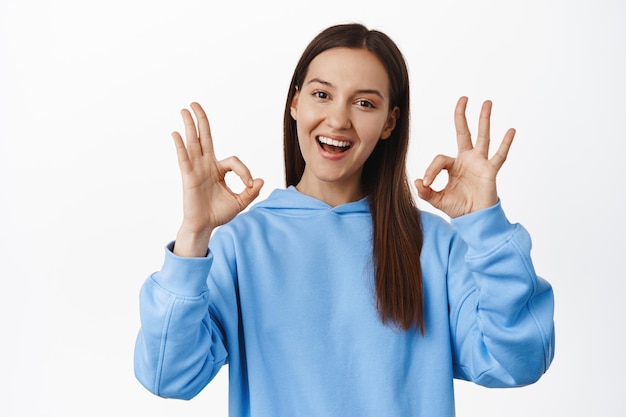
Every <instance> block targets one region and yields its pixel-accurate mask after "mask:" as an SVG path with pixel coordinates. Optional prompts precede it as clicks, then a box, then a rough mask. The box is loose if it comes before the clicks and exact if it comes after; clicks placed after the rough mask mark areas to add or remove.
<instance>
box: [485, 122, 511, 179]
mask: <svg viewBox="0 0 626 417" xmlns="http://www.w3.org/2000/svg"><path fill="white" fill-rule="evenodd" d="M514 137H515V129H512V128H511V129H509V130H507V132H506V133H505V134H504V138H503V139H502V143H500V146H499V147H498V151H497V152H496V153H495V154H494V155H493V157H492V158H491V162H492V164H493V165H494V166H495V167H496V169H498V170H500V168H502V165H503V164H504V161H506V158H507V156H508V155H509V150H510V149H511V144H513V138H514Z"/></svg>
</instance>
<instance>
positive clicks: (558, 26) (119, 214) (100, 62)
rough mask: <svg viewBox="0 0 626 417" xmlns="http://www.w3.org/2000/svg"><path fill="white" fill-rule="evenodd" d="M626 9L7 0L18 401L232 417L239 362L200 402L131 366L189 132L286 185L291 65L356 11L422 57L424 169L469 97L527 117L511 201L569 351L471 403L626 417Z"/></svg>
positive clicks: (4, 113)
mask: <svg viewBox="0 0 626 417" xmlns="http://www.w3.org/2000/svg"><path fill="white" fill-rule="evenodd" d="M409 5H410V6H409ZM624 18H626V3H624V2H623V1H620V0H613V1H611V0H593V1H592V0H576V1H571V0H570V1H565V0H553V1H550V0H523V1H499V0H475V1H452V0H445V1H438V2H433V1H429V2H425V1H420V2H410V3H409V2H400V1H392V0H386V1H341V2H340V1H336V0H332V1H328V0H318V1H310V2H284V3H281V2H279V1H277V0H269V1H265V2H253V1H247V2H245V1H232V2H228V3H226V2H209V1H206V0H205V1H199V0H198V1H192V0H177V1H169V2H168V1H158V2H153V1H132V0H109V1H107V2H87V1H78V0H74V1H73V0H57V1H53V2H47V1H44V0H24V1H19V2H18V1H11V0H1V1H0V210H1V216H0V237H1V241H0V284H1V286H0V288H1V294H2V296H1V301H0V333H1V334H2V338H1V342H0V375H1V377H0V415H2V416H7V417H13V416H63V417H67V416H109V415H135V416H169V415H177V416H189V417H191V416H226V415H227V390H228V387H227V379H226V371H227V370H226V369H224V370H223V371H222V372H221V373H220V374H219V375H218V377H217V378H216V380H214V382H212V383H211V384H210V385H209V386H208V387H207V388H206V389H205V390H204V391H203V392H202V393H200V395H199V396H198V397H196V398H195V399H193V400H191V401H189V402H184V401H177V400H164V399H160V398H158V397H155V396H153V395H152V394H150V393H148V392H147V391H146V390H145V389H144V388H143V387H142V386H141V385H140V384H139V383H138V382H137V381H136V380H135V378H134V375H133V360H132V355H133V347H134V341H135V335H136V333H137V330H138V328H139V317H138V293H139V288H140V286H141V284H142V283H143V281H144V279H145V278H146V277H147V276H148V275H149V274H150V273H151V272H153V271H154V270H156V269H159V268H160V265H161V262H162V256H163V248H164V245H165V244H166V243H167V242H168V241H170V240H171V239H173V238H174V236H175V233H176V230H177V226H178V224H179V222H180V220H181V201H180V200H181V198H180V197H181V195H180V179H179V173H178V167H177V165H176V158H175V152H174V147H173V144H172V141H171V138H170V132H171V131H173V130H178V129H181V128H182V123H181V121H180V116H179V110H180V109H181V108H183V107H186V106H188V105H189V103H190V102H192V101H198V102H200V103H201V104H203V105H204V106H205V109H206V110H207V113H208V115H209V119H210V121H211V127H212V131H213V136H214V140H215V147H216V152H217V154H218V156H219V157H227V156H230V155H232V154H236V155H238V156H239V157H240V158H241V159H242V160H243V161H244V162H245V163H246V164H247V165H248V166H249V167H250V169H251V171H252V173H253V175H255V176H258V177H262V178H264V179H265V181H266V185H265V187H264V190H263V193H262V196H261V197H264V196H266V195H267V194H268V193H269V192H270V191H271V190H272V189H273V188H276V187H282V186H283V165H282V137H281V135H282V125H281V123H282V112H283V106H284V99H285V95H286V88H287V86H288V84H289V80H290V77H291V73H292V71H293V67H294V66H295V63H296V61H297V59H298V58H299V56H300V53H301V52H302V50H303V49H304V47H305V46H306V44H307V43H308V42H309V41H310V40H311V39H312V38H313V36H315V35H316V34H317V33H318V32H319V31H320V30H322V29H324V28H325V27H327V26H329V25H331V24H336V23H345V22H354V21H356V22H361V23H364V24H366V25H367V26H369V27H370V28H376V29H380V30H383V31H385V32H386V33H388V34H389V35H390V36H391V37H392V38H393V39H394V40H395V41H396V42H397V43H398V45H399V46H400V48H401V49H402V50H403V52H404V54H405V56H406V59H407V62H408V65H409V70H410V73H411V80H412V85H411V88H412V121H413V125H412V148H411V152H410V164H409V166H410V168H409V170H410V176H411V177H412V178H417V177H420V176H421V175H422V173H423V171H424V170H425V168H426V166H427V165H428V163H429V162H430V160H431V159H432V158H433V157H434V156H435V155H436V154H438V153H446V154H452V155H454V154H455V151H456V149H455V136H454V126H453V124H452V111H453V109H454V105H455V103H456V100H457V98H458V97H459V96H461V95H467V96H469V98H470V103H469V117H470V125H471V127H472V128H473V129H474V132H475V126H476V121H477V119H476V117H477V113H478V110H479V108H480V103H481V102H482V101H483V100H485V99H492V100H493V102H494V110H493V124H492V134H493V140H494V142H496V143H499V140H500V138H501V137H502V135H503V134H504V132H505V130H506V129H507V128H508V127H515V128H516V129H517V131H518V134H517V137H516V141H515V143H514V145H513V148H512V149H511V154H510V157H509V160H508V161H507V163H506V164H505V166H504V167H503V169H502V171H501V173H500V176H499V190H500V196H501V199H502V202H503V206H504V208H505V210H506V211H507V214H508V216H509V218H510V219H511V220H512V221H515V222H520V223H522V224H524V226H525V227H526V228H527V229H528V230H529V231H530V232H531V235H532V237H533V241H534V247H533V257H534V260H535V267H536V269H537V271H538V273H539V274H540V275H542V276H544V277H546V278H547V279H548V280H549V281H550V282H551V283H552V285H553V287H554V290H555V294H556V316H555V320H556V329H557V345H556V347H557V348H556V357H555V360H554V362H553V365H552V368H551V369H550V370H549V371H548V373H547V374H546V375H545V376H544V377H543V378H542V379H541V380H540V381H539V382H538V383H536V384H535V385H532V386H530V387H525V388H520V389H507V390H493V389H491V390H490V389H485V388H481V387H477V386H474V385H472V384H469V383H465V382H459V383H457V384H456V389H457V391H456V392H457V414H458V415H459V416H464V417H466V416H481V417H487V416H502V415H506V416H528V415H533V416H555V415H558V416H568V415H596V416H623V415H626V400H625V399H624V387H625V384H624V382H623V380H622V377H623V375H624V374H626V359H625V356H626V355H624V353H623V346H624V342H625V337H624V333H625V329H626V323H625V319H626V314H624V311H623V308H624V307H623V305H624V304H623V300H624V296H623V294H624V291H625V290H626V286H625V284H624V280H625V278H626V273H625V272H624V268H623V267H622V265H623V263H622V260H624V256H625V253H624V252H625V249H626V247H625V245H624V238H623V236H624V235H625V233H626V228H625V226H624V220H623V214H624V212H625V209H626V204H625V202H624V201H625V191H626V190H625V188H626V186H625V181H624V174H623V167H624V164H623V160H624V151H625V146H624V142H625V141H626V133H625V132H626V129H625V128H624V121H625V119H626V104H625V100H624V97H625V93H626V77H625V76H624V74H626V52H625V51H626V26H625V25H624ZM419 205H420V207H421V208H423V209H425V210H431V209H430V208H429V207H428V206H427V204H426V203H423V202H419ZM416 383H420V382H416ZM422 383H428V382H427V381H424V382H422Z"/></svg>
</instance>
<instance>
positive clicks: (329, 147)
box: [317, 136, 352, 153]
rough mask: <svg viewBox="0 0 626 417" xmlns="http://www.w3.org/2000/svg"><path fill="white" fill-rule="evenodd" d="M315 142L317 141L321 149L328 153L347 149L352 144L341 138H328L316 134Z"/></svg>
mask: <svg viewBox="0 0 626 417" xmlns="http://www.w3.org/2000/svg"><path fill="white" fill-rule="evenodd" d="M317 143H319V145H320V146H321V147H322V149H324V150H325V151H326V152H330V153H341V152H345V151H347V150H348V149H350V147H351V146H352V144H351V143H350V142H346V141H343V140H335V139H331V138H328V137H326V136H318V137H317Z"/></svg>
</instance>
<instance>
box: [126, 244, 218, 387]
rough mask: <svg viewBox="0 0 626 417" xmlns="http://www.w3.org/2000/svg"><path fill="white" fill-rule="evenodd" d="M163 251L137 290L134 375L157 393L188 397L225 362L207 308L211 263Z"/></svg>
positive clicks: (207, 260) (170, 250) (207, 258)
mask: <svg viewBox="0 0 626 417" xmlns="http://www.w3.org/2000/svg"><path fill="white" fill-rule="evenodd" d="M172 248H173V243H170V245H168V248H167V249H166V251H165V261H164V263H163V267H162V269H161V271H159V272H156V273H154V274H152V275H151V276H150V277H149V278H148V279H147V280H146V282H145V283H144V285H143V287H142V289H141V293H140V318H141V329H140V331H139V335H138V337H137V341H136V344H135V375H136V377H137V379H138V380H139V381H140V382H141V383H142V384H143V385H144V386H145V387H146V388H147V389H148V390H149V391H151V392H152V393H154V394H156V395H159V396H161V397H169V398H181V399H190V398H192V397H194V396H195V395H197V394H198V393H199V392H200V391H201V390H202V388H204V387H205V386H206V385H207V384H208V383H209V382H210V381H211V380H212V379H213V377H214V376H215V375H216V374H217V372H218V371H219V369H220V368H221V366H222V365H223V364H225V363H226V362H227V358H228V354H227V349H226V341H225V336H224V332H223V331H222V329H221V327H220V325H219V323H218V322H217V321H216V320H214V319H213V317H212V315H211V314H210V310H209V298H210V291H209V288H208V285H207V276H208V273H209V270H210V268H211V264H212V262H213V256H212V254H210V253H209V254H208V255H207V257H205V258H181V257H178V256H176V255H174V253H172Z"/></svg>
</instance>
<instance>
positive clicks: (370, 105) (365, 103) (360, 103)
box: [356, 100, 374, 108]
mask: <svg viewBox="0 0 626 417" xmlns="http://www.w3.org/2000/svg"><path fill="white" fill-rule="evenodd" d="M356 104H357V105H358V106H361V107H368V108H374V103H372V102H371V101H368V100H357V102H356Z"/></svg>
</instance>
